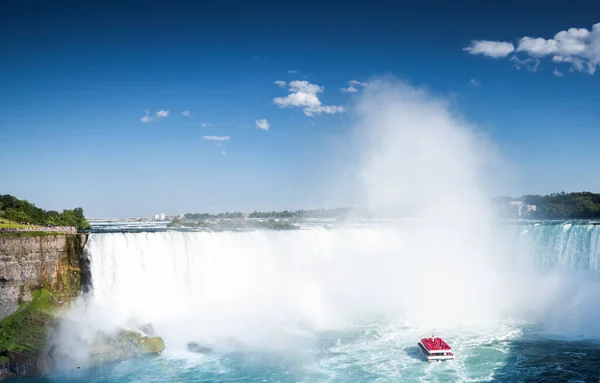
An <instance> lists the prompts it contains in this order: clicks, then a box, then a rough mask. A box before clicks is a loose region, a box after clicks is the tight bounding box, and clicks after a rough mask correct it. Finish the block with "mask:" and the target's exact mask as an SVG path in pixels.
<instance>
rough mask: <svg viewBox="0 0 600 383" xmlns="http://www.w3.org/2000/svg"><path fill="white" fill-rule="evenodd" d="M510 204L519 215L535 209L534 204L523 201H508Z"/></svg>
mask: <svg viewBox="0 0 600 383" xmlns="http://www.w3.org/2000/svg"><path fill="white" fill-rule="evenodd" d="M509 204H510V206H511V207H513V208H514V209H516V210H517V215H518V216H519V217H521V216H522V215H523V214H524V213H529V212H532V211H536V209H537V206H536V205H527V204H525V203H523V201H510V202H509Z"/></svg>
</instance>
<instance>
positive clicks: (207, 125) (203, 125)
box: [200, 122, 214, 128]
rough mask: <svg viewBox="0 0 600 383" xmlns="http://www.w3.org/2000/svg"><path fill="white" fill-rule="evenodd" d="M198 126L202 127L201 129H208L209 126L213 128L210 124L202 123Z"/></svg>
mask: <svg viewBox="0 0 600 383" xmlns="http://www.w3.org/2000/svg"><path fill="white" fill-rule="evenodd" d="M200 126H202V127H203V128H209V127H211V126H214V125H213V124H211V123H210V122H203V123H201V124H200Z"/></svg>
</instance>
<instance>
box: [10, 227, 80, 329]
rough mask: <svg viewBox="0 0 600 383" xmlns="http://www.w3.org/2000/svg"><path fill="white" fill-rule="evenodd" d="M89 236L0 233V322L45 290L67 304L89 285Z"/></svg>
mask: <svg viewBox="0 0 600 383" xmlns="http://www.w3.org/2000/svg"><path fill="white" fill-rule="evenodd" d="M86 241H87V234H74V235H73V234H62V233H50V234H48V233H38V234H37V235H36V234H35V233H30V234H29V233H28V235H25V234H24V235H6V234H1V233H0V319H2V318H4V317H6V316H8V315H9V314H11V313H12V312H14V311H15V310H16V309H17V308H18V307H19V305H20V304H22V303H27V302H30V301H31V299H32V295H31V292H32V289H35V288H39V287H45V288H46V289H48V290H50V291H52V294H53V296H54V297H56V298H57V299H59V300H61V301H63V302H65V303H67V302H70V300H71V299H73V298H74V297H76V296H78V295H79V293H80V292H81V290H82V288H84V287H85V286H87V285H88V284H89V283H90V271H89V261H88V260H87V257H86V256H85V254H84V251H83V249H84V247H85V243H86Z"/></svg>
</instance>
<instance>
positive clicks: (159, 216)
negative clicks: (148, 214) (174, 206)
mask: <svg viewBox="0 0 600 383" xmlns="http://www.w3.org/2000/svg"><path fill="white" fill-rule="evenodd" d="M154 219H155V220H159V221H164V220H165V219H167V215H166V214H165V213H160V214H154Z"/></svg>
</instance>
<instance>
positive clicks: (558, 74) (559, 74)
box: [552, 68, 564, 77]
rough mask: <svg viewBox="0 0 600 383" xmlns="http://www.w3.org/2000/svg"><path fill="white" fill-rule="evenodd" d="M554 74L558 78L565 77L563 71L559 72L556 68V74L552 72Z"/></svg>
mask: <svg viewBox="0 0 600 383" xmlns="http://www.w3.org/2000/svg"><path fill="white" fill-rule="evenodd" d="M552 73H554V75H555V76H556V77H563V76H564V74H563V73H562V72H561V71H559V70H558V69H556V68H554V72H552Z"/></svg>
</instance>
